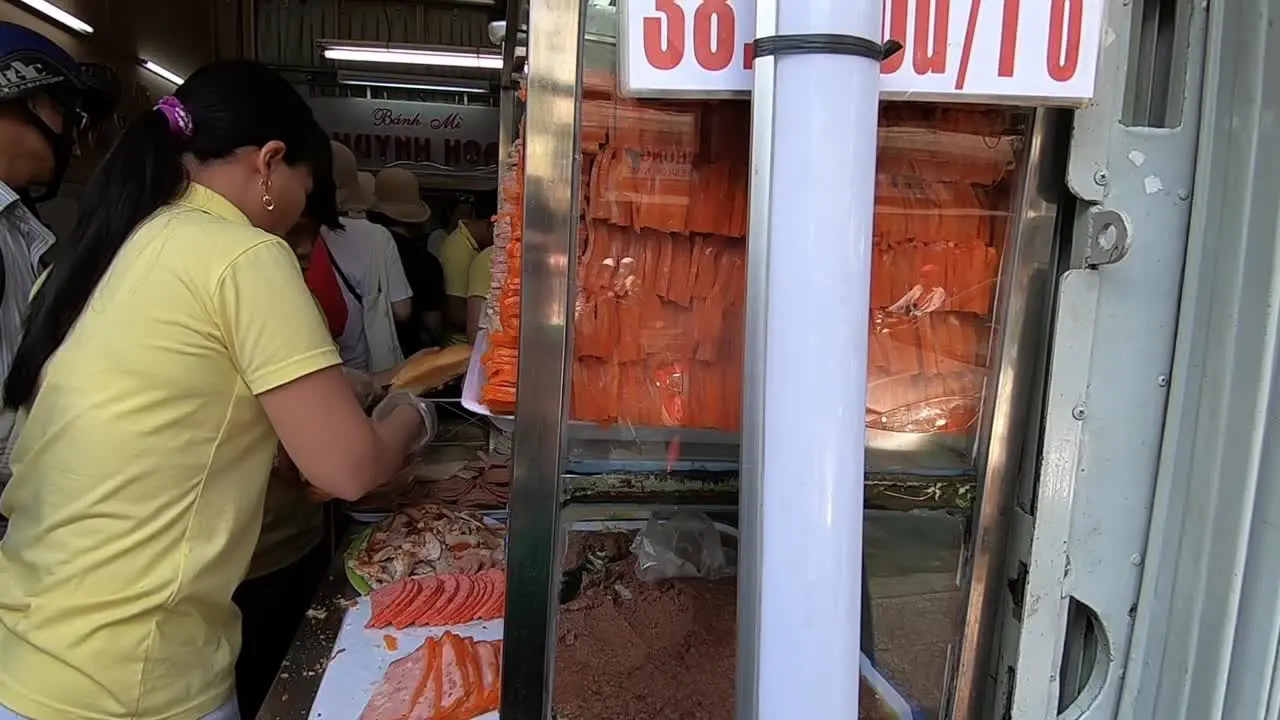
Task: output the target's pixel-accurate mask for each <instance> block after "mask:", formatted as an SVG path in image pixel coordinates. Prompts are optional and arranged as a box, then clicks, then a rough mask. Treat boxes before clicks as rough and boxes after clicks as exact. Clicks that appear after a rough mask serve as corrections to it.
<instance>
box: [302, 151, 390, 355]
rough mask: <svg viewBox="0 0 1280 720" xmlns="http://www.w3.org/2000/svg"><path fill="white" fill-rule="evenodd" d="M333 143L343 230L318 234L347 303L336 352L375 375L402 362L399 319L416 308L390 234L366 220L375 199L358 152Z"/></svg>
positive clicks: (335, 175)
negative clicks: (360, 167) (365, 184)
mask: <svg viewBox="0 0 1280 720" xmlns="http://www.w3.org/2000/svg"><path fill="white" fill-rule="evenodd" d="M332 145H333V167H334V181H335V183H336V184H337V188H338V210H339V211H340V212H342V213H343V214H344V215H345V217H343V219H342V230H339V231H335V230H331V229H328V228H325V229H323V230H321V231H320V236H321V238H322V239H323V241H324V243H325V246H326V247H327V248H328V250H329V257H330V259H331V260H332V263H333V268H334V271H335V272H336V273H337V275H338V280H339V281H340V285H341V288H342V294H343V298H344V299H345V300H346V301H347V309H348V312H347V326H346V329H345V330H344V331H343V333H342V335H340V336H339V337H338V340H337V342H338V352H339V353H340V354H341V355H342V363H343V364H344V365H346V366H347V367H350V368H354V369H356V370H360V371H362V372H367V373H370V374H372V375H374V376H375V377H377V376H379V374H383V373H386V372H388V371H390V370H393V369H394V368H395V367H396V366H398V365H399V364H400V363H401V362H403V361H404V352H403V350H402V349H401V347H400V342H399V340H398V339H397V337H396V322H402V321H404V320H407V319H408V318H409V317H410V315H411V313H412V312H413V302H412V299H413V291H412V289H411V288H410V286H409V281H408V279H407V278H406V277H405V273H404V266H403V265H402V264H401V261H400V254H399V252H398V251H397V250H396V244H395V240H394V239H393V238H392V237H391V233H390V232H389V231H388V230H387V229H386V228H384V227H381V226H379V225H375V224H374V223H372V222H369V221H368V220H366V219H364V218H363V215H364V213H365V212H366V211H367V210H368V208H369V206H370V205H371V204H372V198H371V197H368V195H367V193H366V191H365V189H364V187H363V186H362V185H361V183H360V180H359V177H358V175H357V170H356V160H355V156H354V155H353V154H352V153H351V151H350V150H348V149H347V147H346V146H345V145H342V144H341V143H336V142H335V143H333V144H332ZM357 216H358V217H357Z"/></svg>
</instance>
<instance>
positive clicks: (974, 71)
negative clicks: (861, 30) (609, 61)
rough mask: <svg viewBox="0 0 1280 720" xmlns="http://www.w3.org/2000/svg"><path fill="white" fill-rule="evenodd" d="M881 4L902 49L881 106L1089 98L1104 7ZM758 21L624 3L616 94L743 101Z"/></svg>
mask: <svg viewBox="0 0 1280 720" xmlns="http://www.w3.org/2000/svg"><path fill="white" fill-rule="evenodd" d="M883 2H884V24H883V28H882V30H883V38H884V39H894V40H897V41H898V42H900V43H902V45H903V47H904V49H903V50H902V52H900V53H898V54H897V55H895V56H894V57H892V58H890V59H889V60H887V61H885V62H884V63H883V64H882V65H881V66H880V74H881V78H882V80H881V92H882V94H883V95H884V97H886V98H888V99H895V98H904V99H921V100H923V99H932V100H946V99H948V98H953V99H960V98H963V99H966V100H982V101H987V102H1007V103H1018V104H1037V103H1053V104H1078V103H1081V102H1084V101H1087V100H1088V99H1089V98H1090V97H1092V95H1093V87H1094V79H1095V77H1096V75H1097V70H1098V55H1099V47H1100V45H1101V43H1102V37H1103V32H1104V31H1103V15H1104V8H1105V0H883ZM755 10H756V8H755V2H754V0H624V1H623V3H622V9H621V16H620V27H619V37H620V38H621V43H620V45H621V47H620V51H619V54H618V55H619V57H618V62H619V79H620V82H621V84H622V88H623V92H625V93H626V94H628V95H631V96H634V97H719V96H724V95H734V94H736V95H742V94H744V93H749V92H750V91H751V84H752V73H751V66H752V56H751V41H752V40H753V39H754V36H755ZM832 82H833V86H832V91H833V92H839V85H838V83H839V79H838V78H833V81H832Z"/></svg>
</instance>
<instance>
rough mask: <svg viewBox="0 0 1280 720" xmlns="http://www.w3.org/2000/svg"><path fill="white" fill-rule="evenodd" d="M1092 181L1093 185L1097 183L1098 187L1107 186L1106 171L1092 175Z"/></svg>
mask: <svg viewBox="0 0 1280 720" xmlns="http://www.w3.org/2000/svg"><path fill="white" fill-rule="evenodd" d="M1093 181H1094V182H1095V183H1097V184H1098V185H1106V184H1107V171H1106V170H1099V171H1098V172H1096V173H1094V174H1093Z"/></svg>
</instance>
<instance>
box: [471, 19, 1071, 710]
mask: <svg viewBox="0 0 1280 720" xmlns="http://www.w3.org/2000/svg"><path fill="white" fill-rule="evenodd" d="M580 10H581V8H580V7H579V5H578V3H576V2H557V1H556V0H543V1H542V2H538V3H535V4H534V7H533V8H532V11H531V12H532V16H531V17H530V18H529V20H530V26H529V27H530V32H531V33H532V36H531V37H530V38H528V51H527V54H528V60H529V64H530V67H529V71H528V74H527V75H522V76H518V77H517V78H515V79H516V80H517V81H518V85H519V87H518V92H513V93H511V94H510V95H509V97H510V98H511V100H512V102H513V103H516V105H515V107H514V109H513V110H512V111H511V117H512V118H513V125H514V126H515V127H514V129H513V132H512V134H511V137H512V140H511V142H510V144H509V146H508V147H507V148H506V149H505V151H504V156H505V159H504V165H503V167H502V173H501V191H500V199H499V206H500V207H499V213H498V217H497V219H496V226H495V238H496V239H495V249H494V255H493V260H492V267H493V271H492V286H491V293H490V298H489V307H488V310H487V313H486V317H485V320H484V323H483V325H484V328H485V329H484V332H483V333H482V335H481V338H480V340H479V342H478V346H479V349H480V350H481V361H480V362H479V363H478V367H476V368H474V370H473V376H472V377H469V378H468V385H469V386H470V387H473V388H475V397H474V403H475V406H476V407H477V408H478V409H480V410H481V411H483V412H487V413H489V414H490V415H492V416H494V417H495V422H498V423H500V424H506V425H509V426H510V427H512V428H513V429H514V438H515V460H514V462H515V479H514V485H513V490H512V501H511V523H512V524H511V532H510V551H509V553H510V560H509V562H510V565H511V570H510V573H511V574H510V577H511V578H515V579H518V581H519V584H517V583H516V582H515V581H513V582H512V584H511V588H510V593H511V598H512V603H511V605H510V607H509V611H508V616H507V648H508V653H509V655H508V659H507V661H506V665H505V672H507V673H508V675H507V677H508V682H507V690H506V697H505V698H504V715H505V714H506V713H507V712H508V709H511V710H512V711H513V712H515V713H516V714H514V715H512V716H513V717H522V718H523V717H535V716H537V711H538V710H539V709H542V710H545V709H547V708H549V707H553V706H555V705H556V703H560V704H561V705H563V704H564V703H565V702H568V701H567V700H564V698H560V699H557V698H555V697H553V695H557V694H563V693H568V692H574V693H576V694H575V695H574V697H575V698H580V697H581V696H582V693H581V692H580V691H577V690H564V689H563V688H564V687H566V683H567V682H568V681H567V680H565V679H564V678H563V677H561V678H557V679H556V680H555V682H554V688H555V690H554V692H553V691H552V687H553V681H552V675H553V673H552V670H551V668H552V667H553V666H554V665H555V664H556V652H557V646H558V647H559V649H560V651H561V652H562V653H563V652H578V651H577V650H572V649H567V648H569V646H571V645H573V644H574V643H573V642H570V643H568V644H566V638H565V634H564V633H563V632H561V633H557V632H556V618H557V613H560V614H562V616H563V613H564V612H565V611H564V610H563V609H562V608H560V603H559V602H558V601H559V600H561V599H563V598H562V597H561V595H562V593H564V592H566V591H565V585H564V582H562V578H563V577H564V573H565V571H566V570H568V571H576V572H579V574H580V573H581V569H580V566H576V565H574V563H572V562H569V561H566V560H565V559H564V558H565V553H566V543H567V544H568V546H569V548H568V551H569V552H570V553H572V548H573V546H574V541H573V540H572V539H570V538H571V536H572V534H573V530H574V527H576V525H575V524H580V523H582V522H592V521H594V522H598V521H612V522H620V521H627V520H635V519H641V518H644V517H646V516H647V514H648V513H650V512H652V511H653V510H655V509H658V510H661V511H674V510H677V509H686V510H688V509H695V510H700V511H703V512H705V513H707V515H708V516H709V517H712V518H714V519H715V520H716V521H717V522H721V523H723V524H724V525H725V526H728V527H732V525H733V524H734V511H735V508H736V493H737V475H736V469H737V461H738V445H737V433H738V431H739V429H740V427H741V423H742V403H741V398H742V391H741V388H742V383H743V378H742V372H743V360H744V355H743V354H744V352H745V350H744V342H743V327H744V313H745V308H746V293H747V283H746V280H745V278H746V271H747V253H746V247H747V243H748V242H750V233H749V228H748V218H749V217H750V205H751V202H752V201H753V200H752V199H751V198H749V197H748V186H749V177H750V172H751V166H750V161H751V158H750V146H751V127H750V125H751V113H750V106H749V101H747V100H742V99H714V100H700V101H693V100H637V99H631V98H626V97H623V96H622V95H621V94H620V93H619V92H618V86H617V82H616V69H617V57H616V48H615V45H614V42H613V38H614V37H615V36H616V16H615V15H614V13H615V10H614V9H613V8H610V7H595V6H594V5H593V6H592V7H588V8H587V9H586V11H585V13H580ZM539 12H543V13H546V14H547V15H548V16H539V15H538V13H539ZM507 37H509V38H511V37H518V38H519V40H520V42H521V43H522V44H523V43H524V42H525V41H526V38H525V33H524V32H523V31H522V32H520V33H507ZM579 38H585V42H583V43H577V42H575V40H576V39H579ZM1059 120H1060V118H1058V116H1057V115H1056V114H1055V112H1054V111H1049V110H1034V109H1028V108H1013V107H1001V106H985V105H974V104H967V105H966V104H939V103H915V102H886V103H884V104H883V105H882V108H881V113H880V130H879V146H878V165H877V173H876V210H875V227H874V242H873V257H872V289H871V317H870V324H869V326H870V336H869V338H868V347H869V355H868V377H867V407H866V418H865V422H866V443H867V453H866V467H865V468H860V469H859V468H851V469H850V476H851V477H852V478H858V477H860V478H861V479H862V480H863V482H865V497H866V512H865V525H864V559H865V565H864V574H865V579H864V588H865V589H866V594H867V598H866V600H867V602H865V603H864V630H868V632H864V638H863V650H864V653H865V655H866V656H867V657H868V658H869V659H870V660H871V661H872V662H873V664H874V665H875V666H876V668H877V669H878V671H879V673H880V674H881V675H882V676H883V678H884V679H886V680H887V681H888V682H889V683H890V684H891V685H892V686H893V687H894V688H896V689H897V690H899V691H900V692H901V695H902V696H903V697H905V698H906V699H907V700H908V701H909V702H910V703H912V704H913V705H914V706H915V707H916V709H917V710H918V711H920V713H921V714H923V715H924V716H925V717H930V718H935V717H944V716H946V717H972V716H973V715H972V714H971V713H972V707H973V705H974V703H975V702H977V700H976V697H977V696H978V695H979V694H980V692H981V690H982V687H981V684H982V682H983V675H984V672H985V669H984V668H985V664H986V662H987V657H986V655H987V653H988V648H987V646H986V645H985V642H986V640H985V638H986V637H987V636H989V635H990V634H991V633H992V629H991V622H992V603H993V602H994V593H996V592H999V591H1000V590H1001V588H1000V587H998V585H999V584H1000V582H1001V580H1002V578H1003V567H1002V559H1003V558H1002V553H1001V547H1002V544H1003V540H1004V534H1005V531H1006V528H1005V520H1004V518H1005V515H1006V509H1007V507H1008V505H1009V503H1011V502H1012V498H1011V497H1010V493H1009V487H1010V486H1011V483H1012V477H1013V476H1014V474H1015V473H1016V472H1017V470H1018V466H1019V453H1020V452H1021V448H1022V447H1023V446H1024V442H1025V441H1026V440H1027V436H1026V427H1027V426H1028V425H1029V424H1030V423H1028V422H1027V421H1026V419H1025V418H1026V417H1027V415H1026V413H1027V412H1028V408H1030V407H1032V404H1033V402H1034V401H1035V399H1036V398H1037V396H1038V392H1039V390H1038V388H1039V387H1040V385H1041V383H1042V378H1040V377H1039V376H1038V373H1039V368H1038V358H1042V357H1043V352H1042V343H1043V341H1044V335H1045V332H1046V327H1047V317H1048V314H1049V310H1050V304H1051V303H1050V297H1051V289H1052V288H1051V283H1052V272H1051V271H1050V270H1051V268H1052V266H1053V264H1054V262H1055V259H1056V252H1057V251H1056V241H1055V238H1056V230H1057V206H1056V192H1057V187H1058V185H1059V184H1060V183H1061V174H1057V175H1056V176H1055V174H1054V165H1055V162H1056V157H1057V154H1058V150H1059V147H1058V144H1057V142H1056V141H1055V137H1054V129H1055V127H1056V126H1057V124H1058V122H1059ZM829 140H830V142H831V143H839V142H842V140H843V139H842V138H840V137H832V138H830V139H829ZM1055 177H1056V178H1057V179H1054V178H1055ZM774 242H778V239H777V238H775V239H774ZM823 261H824V259H823V258H821V257H814V258H811V262H812V263H814V264H815V265H816V264H819V263H822V262H823ZM829 361H830V360H829V359H824V358H817V357H815V358H813V359H812V362H813V363H815V364H816V363H823V362H829ZM517 410H518V412H517ZM794 422H795V423H797V424H800V425H803V424H804V423H806V422H812V420H810V419H808V418H805V417H796V418H794ZM628 527H630V526H628ZM580 579H581V578H579V582H580ZM619 587H623V586H622V585H620V586H619ZM623 590H624V591H625V590H626V588H625V587H623ZM570 594H572V593H570ZM690 602H693V601H690ZM727 612H729V613H730V615H729V617H730V619H731V618H732V603H731V602H730V603H729V608H728V610H727ZM700 617H701V622H707V623H709V624H710V625H713V626H714V625H716V623H718V622H720V620H722V619H723V618H720V617H719V616H714V617H712V616H708V615H703V616H700ZM624 621H625V620H624V619H622V618H620V619H619V622H624ZM682 622H683V623H685V624H688V623H689V621H688V619H687V618H683V617H679V618H675V619H673V620H672V623H673V624H674V625H679V624H680V623H682ZM572 625H573V628H575V632H578V631H581V628H582V627H584V625H583V624H582V623H580V622H576V621H575V623H573V624H572ZM730 626H731V623H730ZM620 636H621V637H627V636H628V635H627V633H622V634H620ZM630 637H631V639H630V640H625V639H624V640H619V641H618V642H630V643H632V644H639V645H640V646H641V647H644V646H645V641H644V640H643V639H640V638H636V637H635V636H634V633H632V634H631V635H630ZM691 637H692V636H691ZM699 637H700V638H701V640H700V642H714V641H715V640H708V639H707V638H706V637H702V636H699ZM575 642H576V640H575ZM677 644H678V643H677ZM583 645H590V646H591V647H593V648H595V650H596V651H597V652H600V651H601V650H600V646H599V644H598V643H596V644H592V643H583ZM664 647H666V646H664ZM731 651H732V647H731V646H730V648H729V652H731ZM664 652H665V650H664ZM637 653H638V654H637ZM605 654H606V655H607V654H608V653H607V652H606V653H605ZM705 655H706V653H702V654H698V653H692V654H688V655H682V656H680V657H678V658H674V659H673V658H670V657H668V658H666V659H667V660H668V661H669V662H668V664H670V665H672V666H673V667H676V668H677V669H678V668H679V666H680V663H682V662H686V661H687V662H690V663H693V662H695V661H696V662H698V663H699V666H698V671H697V672H696V673H692V670H691V669H690V668H688V667H686V668H685V671H686V673H692V674H693V675H694V676H696V677H697V678H698V680H697V682H698V683H699V684H700V686H701V687H702V688H703V691H704V692H712V690H709V689H708V688H710V687H712V686H714V687H715V688H720V687H722V686H723V685H724V683H720V682H717V683H712V682H711V681H710V680H708V678H707V677H705V675H706V672H708V671H706V667H707V666H708V665H707V663H709V662H711V661H709V660H708V659H707V657H706V656H705ZM564 662H565V661H564V658H563V657H562V658H560V663H561V665H563V664H564ZM618 662H624V663H625V662H630V663H633V664H634V667H633V668H632V670H633V671H634V672H633V674H634V675H637V676H639V675H643V676H644V677H646V678H650V680H652V677H651V674H652V672H656V671H655V670H654V663H655V662H656V660H655V659H654V658H649V657H648V656H646V655H645V652H644V651H643V650H642V651H637V652H632V653H631V654H629V655H627V658H625V659H623V660H618ZM581 665H582V663H581V662H576V663H575V664H574V667H579V668H580V666H581ZM711 665H715V664H714V663H711ZM717 667H718V666H717ZM728 667H729V670H728V672H730V673H732V664H731V663H730V665H729V666H728ZM677 671H678V670H677ZM611 677H614V675H609V674H607V673H600V674H599V678H598V680H599V682H606V681H607V680H608V678H611ZM512 678H515V681H514V682H512ZM573 682H574V683H577V682H578V679H574V681H573ZM675 684H676V685H680V686H681V687H683V685H681V684H680V683H675ZM517 686H518V687H517ZM728 688H729V690H728V693H729V695H728V696H727V697H725V698H723V699H721V700H722V702H720V701H719V700H718V701H717V702H718V705H717V706H724V707H729V708H730V709H729V710H728V711H727V712H728V714H725V715H723V717H726V718H728V717H732V709H731V708H732V677H730V678H729V679H728ZM594 692H595V694H596V695H597V696H598V697H600V698H604V697H606V696H609V693H610V692H611V691H610V690H609V689H608V688H604V687H596V688H595V689H594ZM673 692H674V691H673ZM613 696H614V697H628V698H633V699H634V698H635V697H636V696H637V694H636V693H634V692H620V693H614V695H613ZM574 702H575V703H576V702H578V700H577V699H575V700H574ZM655 702H656V701H655ZM661 702H665V703H681V702H690V699H689V698H688V697H684V696H681V695H679V694H678V692H677V693H675V694H670V696H668V694H664V695H663V696H662V699H661ZM712 704H713V705H714V704H716V703H712ZM562 709H563V708H562ZM576 709H577V710H578V712H579V713H582V712H587V713H588V714H590V712H592V711H591V710H590V709H584V708H583V707H576ZM562 715H564V713H563V712H562ZM571 715H572V714H571V713H570V716H571ZM641 716H646V715H644V714H643V713H641V714H639V715H636V717H641ZM654 716H656V715H654ZM698 716H699V717H702V716H703V715H698ZM710 716H715V717H720V716H721V715H714V714H713V715H708V717H710ZM672 717H675V715H672Z"/></svg>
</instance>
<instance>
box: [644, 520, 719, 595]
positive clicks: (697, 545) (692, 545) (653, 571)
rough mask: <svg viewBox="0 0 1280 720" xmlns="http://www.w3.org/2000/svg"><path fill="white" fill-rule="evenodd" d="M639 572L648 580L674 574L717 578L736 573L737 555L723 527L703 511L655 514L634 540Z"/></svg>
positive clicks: (668, 578)
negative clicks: (727, 543)
mask: <svg viewBox="0 0 1280 720" xmlns="http://www.w3.org/2000/svg"><path fill="white" fill-rule="evenodd" d="M631 552H632V553H634V554H635V556H636V575H637V576H638V577H639V578H640V579H641V580H644V581H646V582H658V581H659V580H670V579H672V578H704V579H707V580H714V579H716V578H721V577H728V576H730V575H733V573H734V565H735V563H736V556H735V553H734V552H733V550H732V549H730V548H726V547H725V546H724V543H723V542H721V539H720V530H719V529H718V528H716V525H715V523H713V522H711V518H709V517H707V516H706V515H704V514H702V513H700V512H685V511H682V512H678V513H676V514H675V515H671V516H662V515H658V514H656V513H655V514H654V515H652V516H650V517H649V522H648V523H647V524H646V525H645V527H644V529H643V530H641V531H640V532H638V533H636V537H635V540H633V541H632V542H631Z"/></svg>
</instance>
